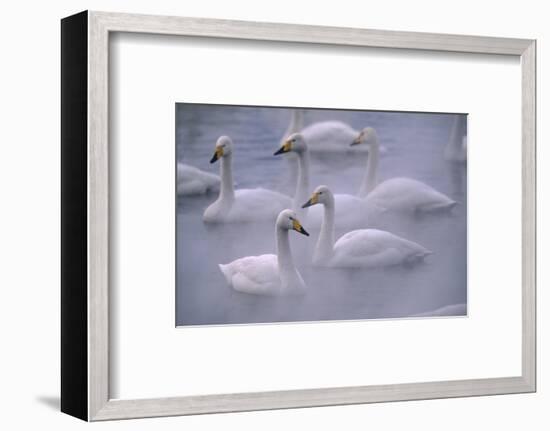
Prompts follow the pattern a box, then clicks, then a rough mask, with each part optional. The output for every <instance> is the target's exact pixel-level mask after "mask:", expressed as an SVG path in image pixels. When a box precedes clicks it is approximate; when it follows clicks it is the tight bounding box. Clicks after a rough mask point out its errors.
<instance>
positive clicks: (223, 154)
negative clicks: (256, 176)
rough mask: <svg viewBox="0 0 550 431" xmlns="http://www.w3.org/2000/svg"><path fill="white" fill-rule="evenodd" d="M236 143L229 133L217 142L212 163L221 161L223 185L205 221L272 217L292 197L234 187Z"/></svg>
mask: <svg viewBox="0 0 550 431" xmlns="http://www.w3.org/2000/svg"><path fill="white" fill-rule="evenodd" d="M232 154H233V144H232V142H231V139H230V138H229V137H227V136H222V137H220V138H219V139H218V141H217V142H216V151H215V153H214V156H213V157H212V160H211V161H210V162H211V163H214V162H216V161H217V160H219V159H221V160H220V172H221V174H220V176H221V187H220V194H219V196H218V199H216V201H215V202H213V203H212V204H211V205H210V206H208V208H206V210H205V211H204V214H203V220H204V221H205V222H206V223H234V222H249V221H259V220H272V219H275V218H276V217H277V215H278V214H279V213H280V212H281V211H282V210H283V209H285V208H288V207H290V206H291V204H292V200H291V199H290V198H289V197H288V196H285V195H283V194H281V193H278V192H275V191H273V190H268V189H264V188H255V189H239V190H236V191H235V190H234V187H233V173H232Z"/></svg>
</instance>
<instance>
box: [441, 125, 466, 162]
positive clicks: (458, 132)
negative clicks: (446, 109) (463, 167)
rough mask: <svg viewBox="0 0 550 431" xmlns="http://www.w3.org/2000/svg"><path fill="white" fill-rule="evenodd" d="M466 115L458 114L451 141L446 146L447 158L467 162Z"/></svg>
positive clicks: (450, 137) (452, 160)
mask: <svg viewBox="0 0 550 431" xmlns="http://www.w3.org/2000/svg"><path fill="white" fill-rule="evenodd" d="M466 127H467V126H466V116H465V115H456V116H455V119H454V121H453V125H452V127H451V133H450V136H449V141H448V142H447V146H446V147H445V159H446V160H449V161H451V162H465V161H466V153H467V150H468V142H467V131H466Z"/></svg>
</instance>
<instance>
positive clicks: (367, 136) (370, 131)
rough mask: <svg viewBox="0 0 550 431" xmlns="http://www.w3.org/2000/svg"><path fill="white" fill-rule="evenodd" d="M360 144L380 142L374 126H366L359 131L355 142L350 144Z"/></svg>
mask: <svg viewBox="0 0 550 431" xmlns="http://www.w3.org/2000/svg"><path fill="white" fill-rule="evenodd" d="M359 144H367V145H369V146H371V147H372V146H373V145H377V144H378V137H377V135H376V130H374V128H372V127H365V128H364V129H363V130H361V132H359V136H357V138H355V139H354V140H353V142H352V143H351V144H350V146H354V145H359Z"/></svg>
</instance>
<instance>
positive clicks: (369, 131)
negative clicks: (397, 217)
mask: <svg viewBox="0 0 550 431" xmlns="http://www.w3.org/2000/svg"><path fill="white" fill-rule="evenodd" d="M363 143H367V144H368V145H369V147H370V153H369V158H368V160H367V168H366V171H365V176H364V178H363V182H362V184H361V188H360V189H359V193H358V195H359V197H360V198H363V199H365V201H366V203H367V206H368V207H369V208H373V209H376V210H382V211H387V210H390V211H398V212H438V211H449V210H451V209H452V208H453V207H454V206H455V205H456V202H455V201H454V200H452V199H451V198H449V197H448V196H446V195H444V194H443V193H440V192H438V191H437V190H435V189H434V188H433V187H430V186H429V185H427V184H425V183H423V182H421V181H417V180H414V179H411V178H402V177H399V178H392V179H389V180H386V181H383V182H382V183H380V184H378V182H377V173H378V158H379V151H378V148H379V144H378V137H377V135H376V131H375V130H374V129H373V128H372V127H367V128H365V129H363V130H362V131H361V134H360V135H359V137H358V138H357V140H355V141H354V142H353V144H352V145H359V144H363Z"/></svg>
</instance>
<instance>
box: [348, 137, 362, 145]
mask: <svg viewBox="0 0 550 431" xmlns="http://www.w3.org/2000/svg"><path fill="white" fill-rule="evenodd" d="M362 141H363V140H362V136H361V135H359V136H358V137H357V138H355V139H354V140H353V142H352V143H351V144H349V146H350V147H353V146H354V145H359V144H360V143H361V142H362Z"/></svg>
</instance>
